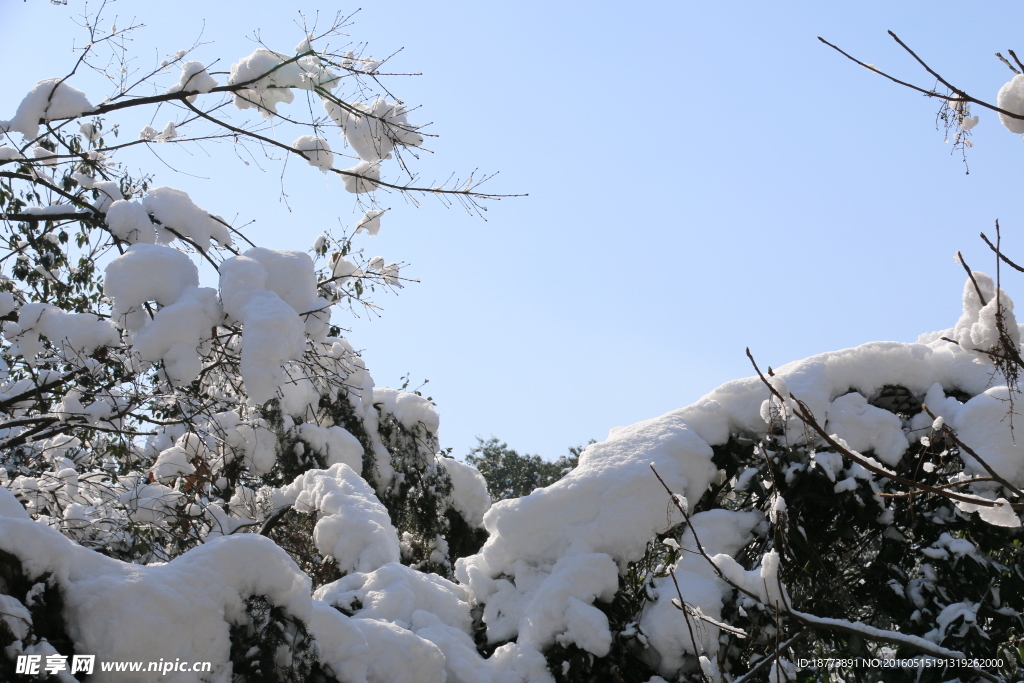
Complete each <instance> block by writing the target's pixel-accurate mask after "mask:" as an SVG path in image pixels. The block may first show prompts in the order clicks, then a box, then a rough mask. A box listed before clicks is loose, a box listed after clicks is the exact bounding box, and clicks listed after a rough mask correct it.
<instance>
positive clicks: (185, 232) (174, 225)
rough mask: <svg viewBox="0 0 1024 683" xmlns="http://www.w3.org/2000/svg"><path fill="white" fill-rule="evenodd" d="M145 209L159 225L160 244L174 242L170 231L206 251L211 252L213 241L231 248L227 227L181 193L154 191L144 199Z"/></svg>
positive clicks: (158, 240) (172, 189)
mask: <svg viewBox="0 0 1024 683" xmlns="http://www.w3.org/2000/svg"><path fill="white" fill-rule="evenodd" d="M142 205H143V206H144V207H145V209H146V211H147V212H148V213H149V214H150V215H151V216H152V217H153V218H154V219H156V220H157V221H158V222H159V223H160V226H158V227H157V229H156V234H157V242H159V243H160V244H169V243H170V242H172V241H173V240H174V239H175V237H176V235H175V234H174V233H172V232H171V230H173V231H174V232H176V233H177V234H178V235H180V236H182V237H185V238H187V239H189V240H190V241H191V242H192V243H193V244H195V245H196V246H197V247H198V248H199V249H201V250H203V251H206V250H207V249H208V248H209V245H210V241H211V240H212V241H215V242H216V243H217V244H219V245H220V246H222V247H226V246H228V245H230V244H231V233H230V232H229V231H228V229H227V227H226V226H224V225H223V224H221V223H220V222H218V221H216V220H214V218H213V217H212V216H210V214H208V213H206V212H205V211H203V210H202V209H200V208H199V207H198V206H196V205H195V204H194V203H193V202H192V199H191V198H190V197H189V196H188V195H187V194H186V193H184V192H182V191H181V190H176V189H175V188H173V187H155V188H152V189H151V190H149V192H147V193H146V196H145V197H144V198H143V199H142ZM161 226H162V227H161Z"/></svg>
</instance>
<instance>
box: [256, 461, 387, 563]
mask: <svg viewBox="0 0 1024 683" xmlns="http://www.w3.org/2000/svg"><path fill="white" fill-rule="evenodd" d="M284 505H294V506H295V509H296V510H297V511H298V512H316V513H317V523H316V526H315V527H314V528H313V540H314V542H315V543H316V547H317V549H318V550H319V551H320V552H321V553H323V554H324V555H329V556H330V557H333V558H334V559H335V561H336V562H337V563H338V569H339V570H340V571H341V572H343V573H348V572H353V571H357V572H372V571H374V570H375V569H378V568H379V567H382V566H384V565H385V564H388V563H390V562H398V561H399V559H401V552H400V549H399V545H398V533H397V532H396V531H395V528H394V527H393V526H392V525H391V518H390V517H389V516H388V511H387V508H385V507H384V505H382V504H381V502H380V501H379V500H377V496H376V495H375V494H374V492H373V489H371V488H370V485H369V484H367V483H366V480H364V479H363V478H362V477H361V476H359V474H358V473H357V472H356V471H355V470H353V469H352V468H351V467H349V466H348V465H346V464H344V463H338V464H336V465H332V466H331V468H330V469H327V470H309V471H307V472H305V473H303V474H301V475H299V476H298V477H297V478H296V479H295V481H293V482H292V483H291V484H289V485H288V486H286V487H284V488H283V489H281V491H280V499H279V502H277V504H276V505H275V507H283V506H284Z"/></svg>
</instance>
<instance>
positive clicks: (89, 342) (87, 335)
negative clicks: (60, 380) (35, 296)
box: [6, 303, 121, 364]
mask: <svg viewBox="0 0 1024 683" xmlns="http://www.w3.org/2000/svg"><path fill="white" fill-rule="evenodd" d="M18 325H20V327H21V332H20V334H18V335H17V336H15V338H14V339H13V341H14V345H13V346H12V347H11V348H10V349H8V350H7V351H6V354H7V355H9V356H12V357H13V356H17V355H18V354H21V355H23V356H24V357H25V360H26V362H28V363H29V364H35V356H36V355H37V354H39V353H42V351H43V349H44V348H45V347H44V345H43V342H42V341H40V339H39V335H42V336H44V337H46V338H47V339H48V340H49V341H50V343H51V344H52V345H53V346H54V347H55V348H56V349H57V350H59V351H60V352H61V353H62V354H63V355H64V357H65V358H68V359H73V358H78V359H79V360H80V359H81V358H83V357H85V356H89V355H90V354H92V352H93V351H95V350H96V349H97V348H99V347H101V346H118V345H120V342H121V338H120V335H119V334H118V332H117V329H115V328H114V326H113V325H111V324H110V323H109V322H107V321H105V320H100V319H99V318H97V317H96V316H94V315H92V314H90V313H65V312H64V311H62V310H61V309H59V308H57V307H56V306H51V305H50V304H37V303H32V304H25V305H23V306H22V307H21V308H20V309H19V311H18Z"/></svg>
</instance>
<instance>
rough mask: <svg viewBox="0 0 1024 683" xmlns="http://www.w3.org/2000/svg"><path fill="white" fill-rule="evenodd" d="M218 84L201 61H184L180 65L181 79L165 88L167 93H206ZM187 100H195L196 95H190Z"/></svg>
mask: <svg viewBox="0 0 1024 683" xmlns="http://www.w3.org/2000/svg"><path fill="white" fill-rule="evenodd" d="M217 85H218V83H217V79H215V78H214V77H213V76H211V75H210V74H209V73H208V72H207V71H206V67H205V66H203V63H202V62H185V63H184V64H182V65H181V79H180V80H179V81H178V82H177V83H176V84H175V85H173V86H171V87H170V88H168V89H167V92H168V93H176V92H182V91H184V92H195V93H208V92H210V91H211V90H213V89H214V88H216V87H217ZM187 99H188V101H189V102H195V101H196V95H190V96H189V97H188V98H187Z"/></svg>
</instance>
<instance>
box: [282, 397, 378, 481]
mask: <svg viewBox="0 0 1024 683" xmlns="http://www.w3.org/2000/svg"><path fill="white" fill-rule="evenodd" d="M286 412H289V413H290V412H291V411H286ZM296 429H297V430H298V433H299V438H300V439H302V440H303V441H304V442H305V443H307V444H309V445H310V446H311V447H312V449H313V450H314V451H315V452H317V453H320V454H321V455H323V456H324V458H325V460H326V462H327V466H328V467H330V466H331V465H335V464H337V463H344V464H345V465H348V466H349V467H351V468H352V469H353V470H355V471H356V472H361V471H362V469H363V444H361V443H360V442H359V439H357V438H356V437H354V436H353V435H352V433H351V432H349V431H348V430H346V429H344V428H342V427H338V426H337V425H335V426H332V427H321V426H319V425H316V424H313V423H311V422H304V423H302V424H300V425H299V426H298V427H296Z"/></svg>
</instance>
